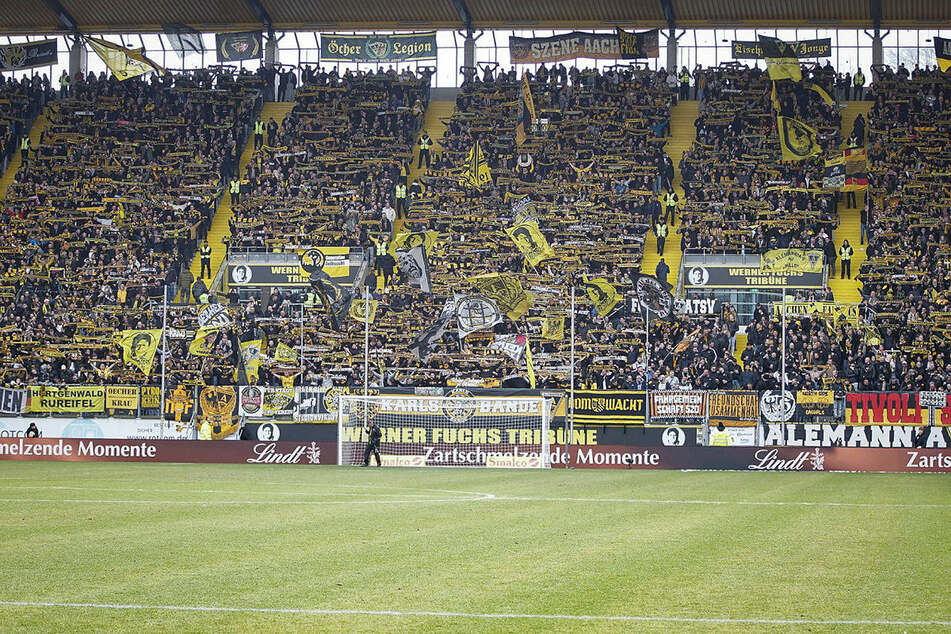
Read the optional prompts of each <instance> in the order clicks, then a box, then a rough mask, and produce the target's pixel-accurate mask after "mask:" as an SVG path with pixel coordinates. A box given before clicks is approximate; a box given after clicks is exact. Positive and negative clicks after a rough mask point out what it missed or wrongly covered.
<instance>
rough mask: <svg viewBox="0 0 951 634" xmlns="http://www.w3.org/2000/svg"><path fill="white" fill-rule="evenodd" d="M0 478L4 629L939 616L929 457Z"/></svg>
mask: <svg viewBox="0 0 951 634" xmlns="http://www.w3.org/2000/svg"><path fill="white" fill-rule="evenodd" d="M0 498H2V499H0V535H2V541H0V630H3V631H12V630H16V631H24V630H37V631H57V632H73V631H84V630H107V631H133V630H136V631H168V630H176V631H180V630H185V631H235V630H238V631H255V630H257V631H262V630H263V631H268V630H270V631H368V632H369V631H372V632H380V631H420V630H423V631H466V632H470V631H475V632H481V631H504V632H524V631H549V630H558V631H559V632H564V631H568V632H572V631H617V632H628V631H632V630H637V631H658V632H682V631H704V632H706V631H749V632H761V631H776V632H781V631H782V632H785V631H794V630H795V631H850V632H851V631H882V630H887V631H920V630H928V629H945V630H947V629H948V628H951V602H949V598H948V572H949V571H951V540H949V528H951V479H949V478H948V477H947V476H941V475H923V474H914V475H880V474H845V473H732V472H707V473H682V472H674V471H582V470H575V471H564V470H553V471H500V470H485V469H483V470H463V469H375V468H371V469H359V468H335V467H318V468H306V467H283V466H253V467H252V466H230V465H202V466H193V465H172V464H107V463H38V462H37V463H12V462H0ZM17 602H22V603H24V604H27V605H16V603H17ZM42 603H50V604H55V605H49V606H41V605H37V604H42ZM77 604H94V605H92V606H90V605H85V606H80V605H77ZM119 606H126V607H119ZM207 608H234V610H211V609H207ZM364 611H367V612H373V611H381V612H391V613H389V614H371V613H367V612H364ZM421 613H430V614H421ZM447 613H452V614H447ZM502 615H507V616H502ZM511 615H520V616H511ZM568 616H573V617H579V616H580V617H585V618H567V617H568ZM542 617H551V618H542ZM605 617H623V618H615V619H609V618H605Z"/></svg>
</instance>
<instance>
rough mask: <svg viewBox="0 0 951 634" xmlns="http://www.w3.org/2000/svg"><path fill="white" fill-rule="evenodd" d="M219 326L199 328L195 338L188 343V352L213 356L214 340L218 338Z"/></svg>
mask: <svg viewBox="0 0 951 634" xmlns="http://www.w3.org/2000/svg"><path fill="white" fill-rule="evenodd" d="M218 333H219V328H218V327H217V326H215V327H211V328H199V329H198V332H197V333H196V334H195V338H194V339H193V340H192V342H191V343H190V344H188V354H192V355H195V356H196V357H211V356H214V346H215V342H216V341H217V340H218Z"/></svg>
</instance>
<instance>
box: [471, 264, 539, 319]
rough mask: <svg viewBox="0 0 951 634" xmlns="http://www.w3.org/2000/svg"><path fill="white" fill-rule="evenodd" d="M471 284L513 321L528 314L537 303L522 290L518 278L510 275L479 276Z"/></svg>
mask: <svg viewBox="0 0 951 634" xmlns="http://www.w3.org/2000/svg"><path fill="white" fill-rule="evenodd" d="M470 282H471V284H472V286H473V287H474V288H475V289H476V290H477V291H479V293H481V294H482V295H485V296H486V297H488V298H489V299H491V300H492V301H494V302H495V304H496V306H498V307H499V309H500V310H502V312H504V313H505V316H506V317H508V318H509V319H511V320H512V321H516V320H517V319H518V318H519V317H521V316H522V315H524V314H525V313H527V312H528V309H529V308H531V307H532V302H534V301H535V297H534V296H533V295H532V294H531V293H529V292H528V291H526V290H525V289H523V288H522V283H521V282H520V281H519V280H518V278H516V277H515V276H514V275H510V274H508V273H490V274H488V275H479V276H477V277H474V278H472V279H471V280H470Z"/></svg>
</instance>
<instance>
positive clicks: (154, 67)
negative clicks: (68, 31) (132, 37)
mask: <svg viewBox="0 0 951 634" xmlns="http://www.w3.org/2000/svg"><path fill="white" fill-rule="evenodd" d="M86 41H87V42H89V45H90V46H91V47H92V50H94V51H95V52H96V54H97V55H98V56H99V57H101V58H102V61H103V62H105V63H106V66H108V67H109V70H111V71H112V73H113V74H114V75H115V76H116V78H117V79H118V80H119V81H123V80H126V79H129V78H130V77H138V76H139V75H144V74H146V73H151V72H152V71H155V72H157V73H158V74H159V75H164V74H165V73H166V72H168V71H166V70H165V69H164V68H162V67H161V66H159V65H158V64H156V63H155V62H153V61H152V60H150V59H149V58H148V57H146V56H145V49H144V48H139V49H132V48H125V47H124V46H119V45H118V44H113V43H112V42H107V41H106V40H100V39H99V38H96V37H87V38H86Z"/></svg>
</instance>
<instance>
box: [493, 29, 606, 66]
mask: <svg viewBox="0 0 951 634" xmlns="http://www.w3.org/2000/svg"><path fill="white" fill-rule="evenodd" d="M509 57H510V58H511V60H512V63H513V64H541V63H543V62H560V61H564V60H566V59H577V58H579V57H584V58H588V59H619V58H620V57H621V47H620V42H619V40H618V37H617V33H585V32H583V31H573V32H571V33H565V34H563V35H555V36H552V37H510V38H509Z"/></svg>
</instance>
